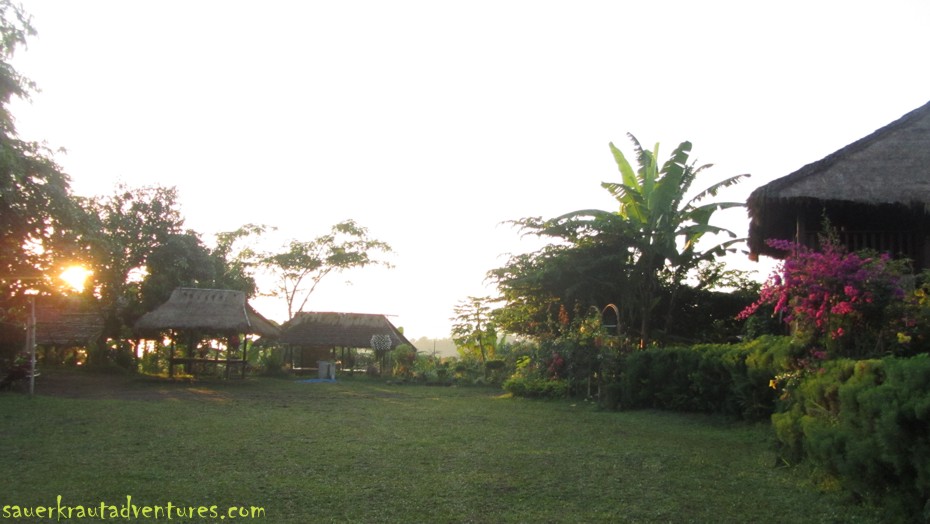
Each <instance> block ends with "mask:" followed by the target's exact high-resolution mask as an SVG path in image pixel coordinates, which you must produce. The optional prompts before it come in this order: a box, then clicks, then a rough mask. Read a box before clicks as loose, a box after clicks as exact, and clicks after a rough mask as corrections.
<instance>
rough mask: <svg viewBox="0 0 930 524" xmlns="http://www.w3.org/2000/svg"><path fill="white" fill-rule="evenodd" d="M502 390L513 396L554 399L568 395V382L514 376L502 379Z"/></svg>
mask: <svg viewBox="0 0 930 524" xmlns="http://www.w3.org/2000/svg"><path fill="white" fill-rule="evenodd" d="M504 390H505V391H507V392H508V393H511V394H512V395H513V396H515V397H527V398H548V399H556V398H565V397H567V396H568V391H569V384H568V381H567V380H560V379H545V378H539V377H522V376H514V377H511V378H509V379H507V380H506V381H504Z"/></svg>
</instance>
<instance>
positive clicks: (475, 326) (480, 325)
mask: <svg viewBox="0 0 930 524" xmlns="http://www.w3.org/2000/svg"><path fill="white" fill-rule="evenodd" d="M489 301H490V300H489V299H488V298H486V297H482V298H479V297H468V298H467V299H466V300H463V301H461V302H459V303H458V304H457V305H456V306H455V308H453V311H454V312H455V317H453V318H452V319H451V320H452V321H453V324H452V340H454V341H455V344H456V346H458V350H459V353H460V354H461V355H462V358H466V359H477V360H478V361H480V362H481V363H482V364H483V363H485V362H487V361H488V360H489V359H493V358H494V349H495V347H496V346H497V329H496V328H495V324H494V321H493V319H492V316H491V306H490V305H489Z"/></svg>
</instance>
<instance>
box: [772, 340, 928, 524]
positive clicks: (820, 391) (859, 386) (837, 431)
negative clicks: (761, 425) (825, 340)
mask: <svg viewBox="0 0 930 524" xmlns="http://www.w3.org/2000/svg"><path fill="white" fill-rule="evenodd" d="M927 384H930V357H928V356H927V355H919V356H916V357H911V358H894V357H887V358H884V359H881V360H860V361H853V360H845V359H844V360H835V361H828V362H825V363H823V364H822V368H821V369H820V370H817V371H816V372H812V373H808V374H806V375H805V376H804V377H803V378H802V379H801V380H800V381H799V382H798V384H797V385H796V386H795V387H791V388H789V389H788V390H786V395H785V406H784V408H783V410H782V411H781V412H779V413H777V414H775V415H773V417H772V422H773V425H774V427H775V432H776V435H777V437H778V440H779V442H780V444H781V446H782V447H781V450H780V451H781V455H782V458H783V460H786V461H789V462H796V461H799V460H803V459H807V460H809V461H810V462H811V463H813V464H814V465H816V466H818V467H819V468H821V469H822V470H823V471H825V472H827V473H828V474H831V475H833V476H835V477H836V478H837V479H838V480H839V482H840V483H841V485H843V486H844V487H845V488H846V489H848V490H850V491H852V492H853V493H855V494H857V495H858V496H861V497H865V498H868V499H871V500H874V501H876V502H879V503H881V504H882V505H883V506H885V507H887V508H888V510H889V511H890V514H889V520H891V519H894V520H898V521H902V522H910V521H918V520H920V519H930V390H928V388H927Z"/></svg>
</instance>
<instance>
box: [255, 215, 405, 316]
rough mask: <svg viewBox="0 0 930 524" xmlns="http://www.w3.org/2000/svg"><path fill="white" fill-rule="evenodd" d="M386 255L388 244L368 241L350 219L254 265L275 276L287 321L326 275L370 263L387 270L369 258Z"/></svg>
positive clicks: (277, 290) (264, 257)
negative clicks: (285, 307) (285, 305)
mask: <svg viewBox="0 0 930 524" xmlns="http://www.w3.org/2000/svg"><path fill="white" fill-rule="evenodd" d="M389 252H391V246H390V245H388V244H387V243H385V242H382V241H380V240H375V239H372V238H369V237H368V230H367V229H366V228H364V227H362V226H359V225H358V224H356V223H355V221H354V220H346V221H343V222H340V223H338V224H336V225H334V226H332V228H331V229H330V232H329V233H327V234H325V235H321V236H319V237H317V238H315V239H313V240H310V241H306V242H302V241H299V240H291V241H290V242H289V243H288V244H287V245H285V246H284V247H283V251H280V252H278V253H266V254H265V255H264V256H261V257H260V258H259V261H258V263H259V265H261V266H263V267H264V268H266V269H268V270H269V271H271V272H272V273H273V274H274V275H275V276H276V278H277V282H278V284H277V288H276V289H275V291H276V292H277V293H279V294H281V295H282V296H283V297H284V300H285V302H286V303H287V316H288V319H291V318H294V315H296V314H297V313H299V312H301V311H303V309H304V307H305V306H306V305H307V301H308V300H309V299H310V295H311V294H313V291H314V290H315V289H316V287H317V285H319V283H320V282H321V281H322V280H323V279H324V278H326V276H327V275H329V274H331V273H334V272H340V271H345V270H348V269H352V268H362V267H366V266H369V265H372V264H379V265H384V266H387V267H390V264H389V263H387V262H385V261H382V260H379V259H377V258H374V256H373V255H374V254H375V253H381V254H384V253H389Z"/></svg>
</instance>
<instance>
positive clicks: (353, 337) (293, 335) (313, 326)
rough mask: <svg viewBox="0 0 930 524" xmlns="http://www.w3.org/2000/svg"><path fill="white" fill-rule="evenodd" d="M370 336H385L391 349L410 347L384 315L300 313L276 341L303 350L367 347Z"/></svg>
mask: <svg viewBox="0 0 930 524" xmlns="http://www.w3.org/2000/svg"><path fill="white" fill-rule="evenodd" d="M372 335H388V336H390V337H391V347H397V346H399V345H400V344H408V345H410V346H413V344H411V343H410V341H409V340H407V338H406V337H404V335H403V333H401V332H400V331H399V330H398V329H397V328H396V327H395V326H394V324H392V323H391V321H390V320H388V319H387V317H386V316H384V315H377V314H368V313H311V312H301V313H298V314H297V315H296V316H294V318H292V319H291V320H289V321H287V322H285V323H284V325H283V326H281V338H280V341H281V342H282V343H284V344H290V345H293V346H298V347H306V348H334V347H344V348H370V347H371V337H372Z"/></svg>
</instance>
